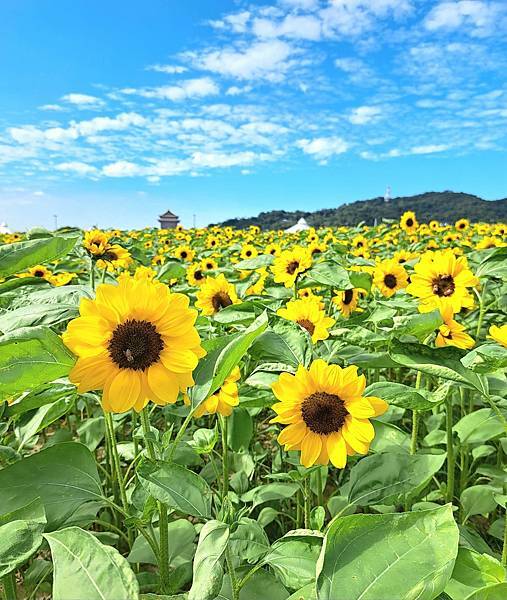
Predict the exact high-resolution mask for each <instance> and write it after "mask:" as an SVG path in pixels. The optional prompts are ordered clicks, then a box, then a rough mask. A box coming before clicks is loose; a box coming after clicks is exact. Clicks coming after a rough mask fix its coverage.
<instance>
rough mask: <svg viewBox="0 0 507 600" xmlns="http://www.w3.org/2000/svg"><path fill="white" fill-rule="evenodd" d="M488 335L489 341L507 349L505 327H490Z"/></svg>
mask: <svg viewBox="0 0 507 600" xmlns="http://www.w3.org/2000/svg"><path fill="white" fill-rule="evenodd" d="M488 333H489V335H488V337H489V338H490V339H492V340H494V341H495V342H496V343H497V344H500V345H501V346H503V347H504V348H507V325H501V326H500V327H499V326H498V325H491V327H490V328H489V332H488Z"/></svg>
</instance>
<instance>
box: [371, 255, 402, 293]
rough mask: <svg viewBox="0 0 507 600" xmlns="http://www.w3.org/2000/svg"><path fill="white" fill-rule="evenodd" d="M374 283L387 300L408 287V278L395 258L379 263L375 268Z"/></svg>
mask: <svg viewBox="0 0 507 600" xmlns="http://www.w3.org/2000/svg"><path fill="white" fill-rule="evenodd" d="M373 283H374V284H375V285H376V287H377V288H378V289H379V290H380V292H381V294H382V295H383V296H385V297H386V298H390V297H391V296H393V295H394V294H395V293H396V292H397V291H398V290H401V289H403V288H406V287H407V283H408V276H407V272H406V271H405V269H404V268H403V267H402V266H401V265H400V264H399V262H398V261H397V260H396V259H395V258H391V259H388V260H383V261H381V262H379V263H378V264H377V266H376V268H375V272H374V276H373Z"/></svg>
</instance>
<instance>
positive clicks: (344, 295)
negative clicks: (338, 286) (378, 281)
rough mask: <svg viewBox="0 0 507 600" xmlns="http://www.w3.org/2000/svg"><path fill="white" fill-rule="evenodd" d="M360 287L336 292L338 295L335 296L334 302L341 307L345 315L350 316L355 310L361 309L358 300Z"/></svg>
mask: <svg viewBox="0 0 507 600" xmlns="http://www.w3.org/2000/svg"><path fill="white" fill-rule="evenodd" d="M361 291H362V290H359V289H350V290H345V291H342V292H335V293H336V296H334V297H333V303H334V304H336V306H337V307H338V308H339V309H340V312H341V313H342V315H343V316H344V317H349V316H350V314H351V313H353V312H354V311H360V310H361V309H360V308H358V306H357V302H358V300H359V292H361Z"/></svg>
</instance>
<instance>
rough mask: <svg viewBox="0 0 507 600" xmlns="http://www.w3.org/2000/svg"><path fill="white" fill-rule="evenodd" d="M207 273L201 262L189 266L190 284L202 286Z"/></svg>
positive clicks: (188, 279) (188, 278)
mask: <svg viewBox="0 0 507 600" xmlns="http://www.w3.org/2000/svg"><path fill="white" fill-rule="evenodd" d="M205 279H206V275H205V273H204V269H203V268H202V265H201V263H194V264H192V265H190V266H189V267H188V268H187V281H188V283H189V285H195V286H200V285H202V284H203V283H204V281H205Z"/></svg>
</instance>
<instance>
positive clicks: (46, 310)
mask: <svg viewBox="0 0 507 600" xmlns="http://www.w3.org/2000/svg"><path fill="white" fill-rule="evenodd" d="M78 314H79V310H78V308H77V306H74V305H71V304H60V305H54V306H48V305H44V304H43V305H37V304H34V305H32V306H22V307H21V308H16V309H15V310H10V311H7V312H5V313H4V314H3V315H0V331H2V332H3V333H8V332H10V331H16V330H17V329H19V328H20V327H36V326H39V325H44V326H46V327H47V326H50V325H58V324H59V323H65V322H66V321H69V320H70V319H74V318H75V317H76V316H77V315H78Z"/></svg>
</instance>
